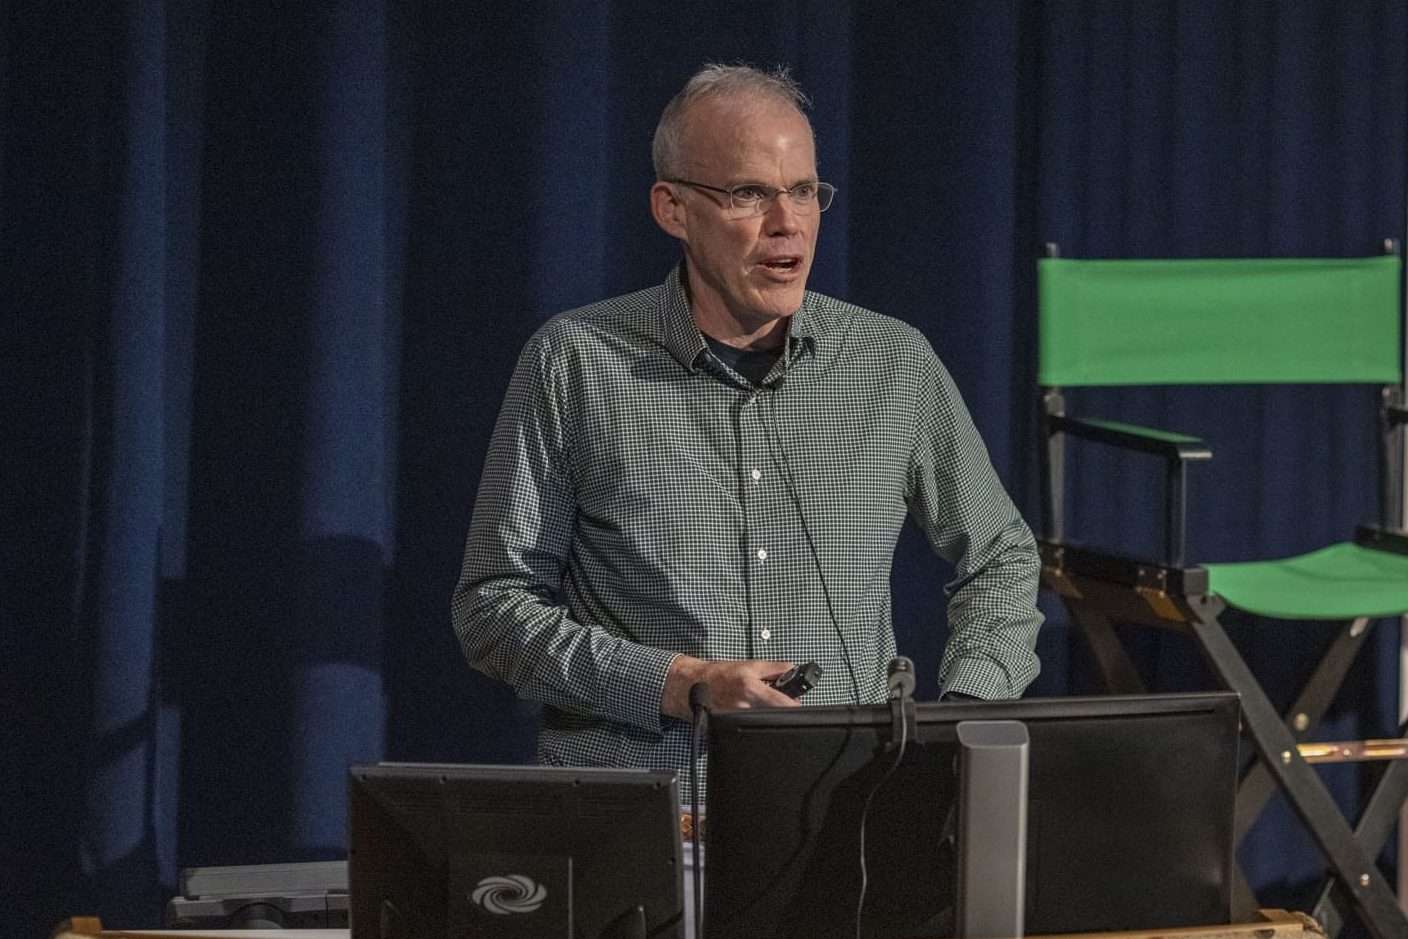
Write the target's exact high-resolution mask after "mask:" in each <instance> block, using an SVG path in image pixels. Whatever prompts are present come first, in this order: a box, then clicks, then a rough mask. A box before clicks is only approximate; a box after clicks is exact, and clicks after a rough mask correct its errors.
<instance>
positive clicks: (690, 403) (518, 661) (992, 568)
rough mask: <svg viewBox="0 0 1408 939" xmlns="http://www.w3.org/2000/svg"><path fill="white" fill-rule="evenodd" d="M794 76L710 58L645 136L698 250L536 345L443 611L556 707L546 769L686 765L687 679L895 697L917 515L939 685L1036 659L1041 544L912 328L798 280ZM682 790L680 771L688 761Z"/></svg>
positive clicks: (806, 158) (482, 657)
mask: <svg viewBox="0 0 1408 939" xmlns="http://www.w3.org/2000/svg"><path fill="white" fill-rule="evenodd" d="M805 104H806V99H805V98H804V97H803V96H802V94H801V92H800V90H799V89H798V88H797V86H796V85H795V84H794V83H793V82H792V81H791V79H789V78H788V77H787V75H786V73H785V72H783V71H780V72H777V73H774V74H765V73H763V72H759V71H757V70H754V69H751V68H747V67H742V66H706V67H705V68H704V69H702V70H701V71H700V72H699V73H698V74H696V75H695V76H694V77H693V78H692V79H691V80H690V81H689V83H688V84H687V85H686V86H685V88H684V89H683V90H682V91H681V92H680V94H679V95H677V96H676V97H675V99H674V100H673V101H671V102H670V104H669V105H668V106H667V107H666V109H665V112H664V114H663V115H662V117H661V119H660V124H659V127H658V128H657V130H656V135H655V142H654V149H653V155H654V159H655V169H656V174H657V177H658V179H657V181H656V182H655V184H654V185H653V186H652V187H651V190H650V209H651V213H652V215H653V217H654V218H655V221H656V222H657V223H658V224H659V226H660V227H661V228H662V229H663V230H664V231H665V232H666V233H667V234H669V235H670V236H672V237H674V238H676V239H678V240H679V242H680V245H681V247H682V248H683V252H684V260H683V263H682V265H681V266H680V267H679V268H678V269H676V271H674V272H672V273H671V274H670V276H669V277H668V278H667V279H666V281H665V283H664V284H662V285H661V286H658V287H655V288H652V289H648V290H643V291H640V292H637V293H634V294H630V295H628V296H623V297H617V298H615V299H612V300H607V301H604V302H602V303H598V304H595V305H592V306H588V307H584V308H582V309H579V310H573V311H570V312H568V313H564V314H562V315H560V316H558V317H556V318H554V319H553V320H551V321H550V322H549V323H547V324H546V325H545V326H544V327H543V328H542V329H541V330H539V331H538V333H537V334H536V335H535V336H534V337H533V338H532V339H531V340H530V341H529V343H528V345H527V347H526V348H525V349H524V351H523V354H522V357H521V358H520V360H519V363H518V368H517V370H516V372H515V374H514V377H513V380H512V382H511V384H510V387H509V390H508V395H507V398H506V400H505V402H504V405H503V410H502V412H501V413H500V416H499V420H498V424H497V426H496V428H495V431H494V436H493V440H492V443H491V444H490V448H489V454H488V458H487V461H486V463H485V467H484V476H483V479H482V481H481V484H480V490H479V495H478V499H477V501H476V503H475V509H474V517H473V521H472V523H471V525H470V531H469V538H468V543H467V545H466V549H465V559H464V568H463V573H462V575H461V578H460V582H459V585H458V586H457V588H456V590H455V595H454V600H453V604H452V609H453V616H454V624H455V630H456V632H457V634H458V636H459V639H460V642H461V645H462V646H463V648H464V652H465V655H466V657H467V658H468V659H469V662H470V663H471V664H472V665H473V666H474V667H475V668H477V669H479V670H480V671H482V672H484V673H485V674H488V675H490V676H493V677H495V678H499V679H501V680H503V681H506V682H508V683H509V684H511V685H512V686H513V687H514V688H515V689H516V690H517V691H518V693H519V694H520V695H522V696H524V697H528V698H532V699H536V700H538V701H541V702H543V704H544V705H545V708H544V713H543V727H542V730H541V733H540V735H539V741H538V756H539V759H540V760H541V761H543V762H546V763H549V764H567V765H579V764H587V765H606V766H648V767H658V768H670V769H680V770H684V769H686V768H687V767H688V758H689V757H688V754H689V733H688V730H689V728H688V724H687V723H686V721H687V719H688V717H689V713H690V709H689V689H690V687H691V686H692V685H694V684H696V683H703V684H704V685H706V686H707V687H708V690H709V693H710V698H711V701H712V704H713V706H714V707H715V708H746V707H792V706H796V705H797V703H798V702H797V701H795V700H793V699H792V698H790V697H787V696H786V695H784V694H782V693H781V692H779V691H778V690H776V689H775V688H773V687H772V686H771V685H770V684H769V679H772V678H775V677H776V676H777V675H778V674H780V673H781V672H783V671H784V670H785V669H787V668H788V667H790V666H791V665H792V664H794V663H800V662H806V661H811V660H814V661H816V662H817V663H818V664H819V665H821V667H822V669H823V673H822V678H821V681H820V683H819V684H818V685H817V687H816V688H815V689H814V690H813V691H811V692H810V693H809V694H808V695H807V696H806V699H805V701H806V703H807V704H818V703H821V704H841V703H870V702H876V701H880V700H883V698H884V696H885V683H886V670H887V666H888V663H889V662H890V660H891V658H892V657H893V656H894V654H895V639H894V633H893V629H892V626H891V612H890V566H891V562H892V558H893V553H894V548H895V543H896V540H897V538H898V536H899V532H900V527H901V524H902V523H903V521H904V518H905V514H906V512H908V513H909V514H910V515H911V516H913V517H914V518H915V519H916V521H917V522H918V523H919V525H920V526H921V527H922V528H923V529H924V531H925V532H926V533H927V535H928V537H929V540H930V542H931V544H932V545H933V547H934V549H935V551H937V552H938V553H939V554H940V555H941V556H943V557H945V558H947V559H949V560H951V561H952V562H953V563H954V564H955V567H956V576H955V579H954V581H953V582H952V583H951V584H950V585H949V591H950V602H949V622H950V625H951V627H952V636H951V638H950V640H949V642H948V646H947V648H946V649H945V651H944V656H943V662H942V665H941V675H940V679H941V683H942V689H943V692H944V693H945V694H953V695H966V696H972V697H981V698H993V697H1016V696H1018V695H1020V694H1021V692H1022V690H1023V689H1024V688H1025V687H1026V686H1027V685H1028V684H1029V683H1030V682H1031V680H1032V679H1033V678H1034V677H1035V676H1036V673H1037V661H1036V657H1035V655H1034V654H1033V652H1032V649H1033V647H1034V645H1035V639H1036V632H1037V628H1038V627H1039V625H1040V623H1041V614H1040V613H1039V612H1038V611H1037V609H1036V605H1035V601H1036V591H1037V574H1038V568H1039V563H1038V559H1037V554H1036V550H1035V544H1034V541H1033V539H1032V536H1031V532H1030V531H1029V530H1028V528H1027V526H1026V525H1025V524H1024V523H1023V522H1022V520H1021V518H1020V516H1019V515H1018V513H1017V511H1016V509H1015V508H1014V507H1013V505H1012V503H1011V500H1010V499H1009V498H1008V497H1007V495H1006V494H1005V493H1004V492H1003V490H1002V486H1001V484H1000V483H999V481H998V479H997V477H996V475H995V473H994V472H993V469H992V467H991V465H990V463H989V461H988V457H987V453H986V451H985V450H984V448H983V445H982V443H981V441H980V440H979V438H978V435H977V432H976V431H975V429H974V427H973V424H972V421H971V419H970V418H969V416H968V413H967V411H966V410H965V409H964V406H963V403H962V401H961V400H960V398H959V395H958V392H957V390H956V389H955V388H954V386H953V383H952V381H951V380H950V378H949V376H948V373H947V372H946V371H945V370H944V368H943V366H942V365H941V364H940V363H939V361H938V359H937V357H936V356H935V355H934V352H933V350H932V349H931V348H930V346H929V344H928V343H927V342H926V341H925V339H924V338H923V336H922V335H921V334H920V333H919V332H918V331H917V330H915V329H913V328H911V327H909V326H907V325H905V324H903V323H901V322H899V321H898V320H894V319H890V318H888V317H884V316H881V315H879V314H876V313H872V312H870V311H867V310H863V309H861V308H859V307H855V306H852V305H850V304H846V303H843V302H841V301H839V300H835V299H832V298H830V297H826V296H822V295H820V294H816V293H811V292H808V291H807V290H806V282H807V276H808V274H809V273H810V270H811V265H812V260H813V258H814V256H815V249H816V240H817V232H818V230H819V227H820V220H821V212H822V211H823V210H825V209H826V208H827V207H828V206H829V205H830V202H831V198H832V195H833V194H834V190H833V189H832V187H830V186H829V185H828V184H826V183H824V182H820V181H819V180H818V178H817V170H816V151H815V145H814V141H813V137H812V129H811V125H810V123H809V122H808V120H807V118H806V117H805V116H804V114H803V113H802V108H803V107H804V106H805ZM681 781H682V784H683V785H685V786H686V787H687V785H688V774H687V773H682V774H681Z"/></svg>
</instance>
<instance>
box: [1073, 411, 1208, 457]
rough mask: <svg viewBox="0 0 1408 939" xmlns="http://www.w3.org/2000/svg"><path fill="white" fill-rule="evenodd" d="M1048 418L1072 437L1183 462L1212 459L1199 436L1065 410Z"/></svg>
mask: <svg viewBox="0 0 1408 939" xmlns="http://www.w3.org/2000/svg"><path fill="white" fill-rule="evenodd" d="M1048 420H1049V421H1050V424H1049V426H1050V428H1051V430H1052V431H1060V432H1063V433H1067V434H1070V435H1071V436H1073V437H1082V438H1084V439H1086V440H1093V441H1096V442H1097V443H1104V444H1109V445H1111V446H1115V447H1121V448H1123V449H1125V450H1139V451H1141V452H1143V453H1153V454H1156V455H1158V456H1162V457H1165V458H1166V459H1170V460H1182V461H1184V462H1189V461H1193V460H1210V459H1212V448H1211V447H1209V446H1208V445H1207V443H1206V442H1205V441H1204V440H1202V439H1201V438H1199V437H1190V436H1188V435H1186V434H1175V433H1172V432H1170V431H1166V430H1156V429H1154V428H1152V427H1140V426H1138V425H1136V424H1120V423H1117V422H1115V421H1101V420H1094V419H1091V418H1081V417H1069V416H1067V415H1065V414H1053V415H1051V416H1050V417H1049V418H1048Z"/></svg>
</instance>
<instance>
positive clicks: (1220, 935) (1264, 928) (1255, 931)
mask: <svg viewBox="0 0 1408 939" xmlns="http://www.w3.org/2000/svg"><path fill="white" fill-rule="evenodd" d="M348 936H349V933H348V931H347V930H346V929H222V930H215V931H211V930H204V931H202V930H190V929H149V930H128V929H103V927H102V923H100V922H99V921H98V920H97V919H94V918H92V917H79V918H74V919H71V920H68V921H67V922H65V923H63V924H61V925H60V926H59V928H58V929H56V930H55V931H54V933H53V936H52V937H51V939H348ZM935 939H940V937H935ZM1026 939H1325V932H1324V930H1322V929H1321V928H1320V926H1319V924H1317V923H1316V922H1315V920H1313V919H1311V918H1310V917H1309V916H1306V915H1305V914H1304V913H1293V912H1289V911H1286V910H1262V911H1260V913H1259V914H1258V918H1257V919H1256V920H1255V921H1254V922H1250V923H1231V924H1227V925H1223V926H1181V927H1177V928H1174V929H1154V930H1140V929H1136V930H1128V931H1121V932H1088V933H1062V934H1060V935H1045V936H1035V935H1032V936H1027V937H1026Z"/></svg>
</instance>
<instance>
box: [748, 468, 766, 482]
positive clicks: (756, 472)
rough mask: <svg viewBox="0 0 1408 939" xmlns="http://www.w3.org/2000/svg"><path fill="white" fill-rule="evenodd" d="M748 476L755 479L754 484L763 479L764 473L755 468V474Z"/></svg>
mask: <svg viewBox="0 0 1408 939" xmlns="http://www.w3.org/2000/svg"><path fill="white" fill-rule="evenodd" d="M748 475H750V476H752V477H753V482H757V481H758V480H760V479H762V478H763V471H762V470H760V469H757V468H756V467H755V468H754V469H753V472H751V473H749V474H748Z"/></svg>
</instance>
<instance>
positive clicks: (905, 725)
mask: <svg viewBox="0 0 1408 939" xmlns="http://www.w3.org/2000/svg"><path fill="white" fill-rule="evenodd" d="M901 706H903V704H901ZM908 743H909V721H907V720H904V721H900V748H899V752H898V753H896V754H895V762H893V763H891V764H890V768H889V769H887V770H886V771H885V775H884V776H881V777H880V781H879V782H877V783H876V784H875V785H874V787H872V788H871V790H870V793H869V794H868V795H867V796H866V797H865V805H864V806H863V807H862V808H861V810H860V899H859V900H857V901H856V939H861V935H860V925H861V916H862V914H863V911H864V910H865V894H866V891H867V890H869V889H870V874H869V872H868V871H867V870H866V866H865V821H866V817H867V816H868V815H869V814H870V803H871V802H873V801H874V799H875V794H876V793H877V792H879V791H880V787H881V786H883V785H885V783H886V782H887V781H889V778H890V777H891V776H893V775H894V774H895V770H897V769H899V768H900V761H901V760H903V759H904V750H905V747H906V745H908Z"/></svg>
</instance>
